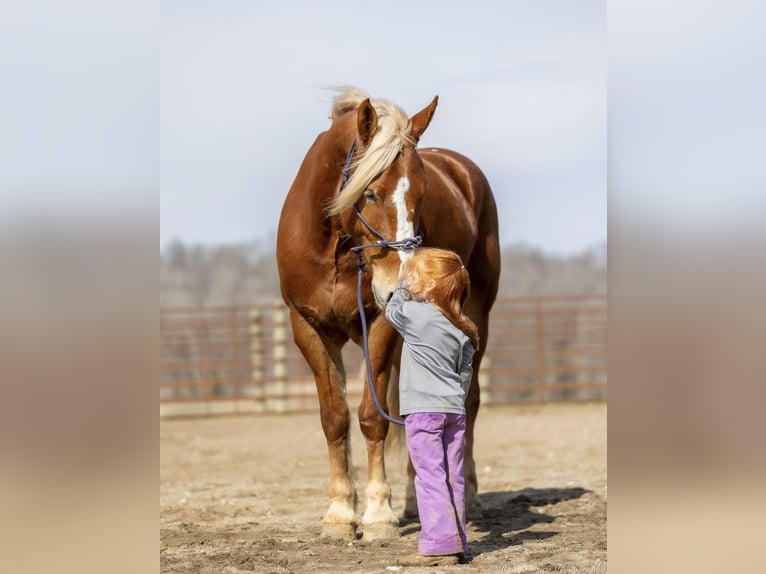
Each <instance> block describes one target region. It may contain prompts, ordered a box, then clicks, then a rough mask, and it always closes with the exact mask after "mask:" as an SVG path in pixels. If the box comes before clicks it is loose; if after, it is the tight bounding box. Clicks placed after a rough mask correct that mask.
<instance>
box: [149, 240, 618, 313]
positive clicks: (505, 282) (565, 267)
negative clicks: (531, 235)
mask: <svg viewBox="0 0 766 574" xmlns="http://www.w3.org/2000/svg"><path fill="white" fill-rule="evenodd" d="M502 265H503V268H502V273H501V277H500V291H499V294H498V296H500V297H515V296H523V295H565V294H582V293H606V281H607V279H606V277H607V274H606V243H603V244H601V245H597V246H594V247H592V248H590V249H586V250H585V251H583V252H582V253H579V254H576V255H571V256H558V255H549V254H546V253H544V252H543V251H541V250H540V249H537V248H534V247H529V246H526V245H522V244H514V245H508V246H505V247H503V250H502ZM279 297H280V294H279V277H278V274H277V265H276V260H275V257H274V239H273V237H272V238H270V239H269V240H258V241H253V242H250V243H243V244H238V245H220V246H204V245H185V244H183V243H182V242H180V241H174V242H171V243H169V244H168V245H167V246H166V247H165V248H164V249H162V250H161V252H160V306H161V307H180V306H206V305H249V304H252V303H262V302H266V301H271V300H273V299H276V298H279Z"/></svg>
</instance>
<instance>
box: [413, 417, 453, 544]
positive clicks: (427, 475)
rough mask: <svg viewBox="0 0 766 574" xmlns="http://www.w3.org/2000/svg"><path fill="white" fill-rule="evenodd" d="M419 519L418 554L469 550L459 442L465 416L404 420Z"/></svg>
mask: <svg viewBox="0 0 766 574" xmlns="http://www.w3.org/2000/svg"><path fill="white" fill-rule="evenodd" d="M404 428H405V430H406V432H407V448H408V449H409V451H410V458H411V459H412V466H413V467H414V468H415V493H416V494H417V497H418V514H419V515H420V527H421V530H420V541H419V542H418V551H419V552H420V553H421V554H425V555H442V554H457V553H459V552H465V553H467V552H468V543H467V540H466V535H465V479H464V478H463V444H464V442H463V438H464V435H465V415H457V414H451V413H412V414H409V415H407V416H406V417H405V419H404Z"/></svg>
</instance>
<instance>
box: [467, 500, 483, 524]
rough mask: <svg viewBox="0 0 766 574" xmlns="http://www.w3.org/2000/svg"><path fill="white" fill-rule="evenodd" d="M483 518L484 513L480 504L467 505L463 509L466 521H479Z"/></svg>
mask: <svg viewBox="0 0 766 574" xmlns="http://www.w3.org/2000/svg"><path fill="white" fill-rule="evenodd" d="M481 518H484V511H483V510H482V508H481V503H475V504H467V505H466V509H465V519H466V520H479V519H481Z"/></svg>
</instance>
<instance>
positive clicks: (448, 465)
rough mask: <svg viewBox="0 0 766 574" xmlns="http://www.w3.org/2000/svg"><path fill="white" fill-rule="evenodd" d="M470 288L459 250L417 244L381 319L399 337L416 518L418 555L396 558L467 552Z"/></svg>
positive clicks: (449, 560) (437, 560)
mask: <svg viewBox="0 0 766 574" xmlns="http://www.w3.org/2000/svg"><path fill="white" fill-rule="evenodd" d="M469 286H470V283H469V278H468V272H467V271H466V269H465V266H464V265H463V263H462V261H461V260H460V257H459V256H458V255H456V254H455V253H452V252H451V251H444V250H442V249H433V248H420V249H418V250H416V251H415V253H414V255H413V256H412V257H411V258H410V259H408V260H407V261H406V262H405V264H404V265H403V268H402V272H401V275H400V281H399V284H398V286H397V288H396V290H395V291H394V293H393V295H392V296H391V299H390V300H389V302H388V305H387V307H386V318H387V319H388V321H389V322H390V323H391V324H392V325H393V326H394V328H395V329H396V330H397V331H399V333H400V334H401V336H402V338H403V340H404V345H403V347H402V360H401V366H400V378H399V397H400V398H399V402H400V413H401V414H402V415H403V416H404V423H405V425H404V427H405V432H406V435H407V448H408V450H409V452H410V458H411V460H412V466H413V467H414V468H415V492H416V494H417V499H418V514H419V515H420V524H421V532H420V540H419V542H418V551H419V552H420V555H419V556H414V557H410V558H407V559H404V560H400V561H399V563H400V564H402V565H410V566H413V565H445V564H455V563H457V562H459V561H460V562H462V561H463V560H464V559H465V556H466V555H467V553H468V546H467V541H466V535H465V499H464V491H465V486H464V479H463V435H464V434H465V405H464V403H465V396H466V393H467V392H468V387H469V386H470V384H471V376H472V374H473V367H472V361H473V354H474V350H475V349H476V348H478V346H479V337H478V334H477V331H476V326H475V325H474V324H473V322H472V321H471V320H470V319H469V318H468V317H466V316H465V315H464V314H463V311H462V305H463V302H464V301H465V298H466V297H467V296H468V290H469Z"/></svg>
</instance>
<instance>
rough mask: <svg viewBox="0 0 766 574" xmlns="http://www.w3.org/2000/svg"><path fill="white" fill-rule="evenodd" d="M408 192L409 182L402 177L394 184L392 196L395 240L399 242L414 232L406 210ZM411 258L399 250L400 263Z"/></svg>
mask: <svg viewBox="0 0 766 574" xmlns="http://www.w3.org/2000/svg"><path fill="white" fill-rule="evenodd" d="M409 190H410V180H409V179H408V178H407V177H403V178H401V179H400V180H399V183H397V184H396V189H395V190H394V193H393V195H392V199H393V201H394V205H395V206H396V240H397V241H401V240H402V239H404V238H406V237H414V235H415V230H414V229H413V227H412V219H411V218H410V212H409V210H408V209H407V192H408V191H409ZM409 257H412V253H411V252H410V251H409V250H407V251H405V250H403V249H400V250H399V259H401V260H402V263H404V261H405V260H406V259H407V258H409Z"/></svg>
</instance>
